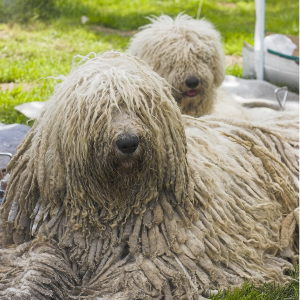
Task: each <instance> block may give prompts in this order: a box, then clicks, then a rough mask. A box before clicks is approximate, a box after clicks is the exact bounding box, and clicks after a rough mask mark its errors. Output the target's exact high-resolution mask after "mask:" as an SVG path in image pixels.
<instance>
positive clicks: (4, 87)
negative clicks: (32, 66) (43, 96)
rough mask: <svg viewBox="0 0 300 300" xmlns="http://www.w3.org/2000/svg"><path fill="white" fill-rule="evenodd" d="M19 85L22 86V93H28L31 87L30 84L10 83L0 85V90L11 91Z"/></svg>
mask: <svg viewBox="0 0 300 300" xmlns="http://www.w3.org/2000/svg"><path fill="white" fill-rule="evenodd" d="M20 85H22V86H23V92H28V91H29V90H30V88H31V87H32V85H31V84H30V83H14V82H10V83H0V90H2V91H11V90H13V89H14V88H16V87H18V86H20Z"/></svg>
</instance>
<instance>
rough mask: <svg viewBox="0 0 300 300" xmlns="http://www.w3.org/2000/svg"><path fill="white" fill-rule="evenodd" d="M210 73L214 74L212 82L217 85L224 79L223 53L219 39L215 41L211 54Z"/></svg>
mask: <svg viewBox="0 0 300 300" xmlns="http://www.w3.org/2000/svg"><path fill="white" fill-rule="evenodd" d="M212 61H213V65H212V73H213V75H214V84H215V86H216V87H219V86H220V85H221V84H222V82H223V80H224V79H225V73H226V69H225V54H224V51H223V48H222V44H221V41H220V40H216V41H215V52H214V54H213V60H212Z"/></svg>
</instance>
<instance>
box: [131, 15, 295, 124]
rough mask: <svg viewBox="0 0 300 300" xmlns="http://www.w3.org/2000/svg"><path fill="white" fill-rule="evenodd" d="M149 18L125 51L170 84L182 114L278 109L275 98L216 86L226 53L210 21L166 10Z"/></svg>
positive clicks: (263, 113) (267, 113)
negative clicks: (239, 95)
mask: <svg viewBox="0 0 300 300" xmlns="http://www.w3.org/2000/svg"><path fill="white" fill-rule="evenodd" d="M150 20H151V22H152V23H150V24H148V25H145V26H143V27H141V29H142V30H141V31H140V32H139V33H137V34H136V35H135V36H134V37H133V38H132V39H131V41H130V44H129V46H128V49H127V52H128V53H129V54H131V55H134V56H137V57H139V58H141V59H142V60H144V61H145V62H147V63H148V64H149V65H150V66H151V67H152V68H153V70H154V71H155V72H157V73H158V74H159V75H160V76H162V77H163V78H165V79H166V80H167V81H168V83H169V84H170V85H171V86H173V87H174V89H173V90H172V94H173V97H174V98H175V100H176V102H177V103H178V105H179V107H180V110H181V112H182V113H183V114H187V115H191V116H194V117H199V116H203V115H207V114H211V113H214V114H215V115H219V116H223V117H230V118H239V119H248V120H252V121H254V120H255V121H262V120H266V119H268V118H269V117H272V116H276V115H280V114H281V113H278V112H277V111H276V110H275V111H274V107H275V108H277V109H278V110H279V106H277V105H276V103H272V102H271V101H266V100H255V101H249V100H248V101H245V103H239V101H237V100H236V99H234V97H233V96H232V95H230V94H229V93H228V92H227V91H226V90H225V89H224V88H219V87H220V85H221V83H222V82H223V80H224V78H225V55H224V52H223V49H222V43H221V37H220V34H219V32H218V31H217V30H216V29H215V28H214V26H213V25H212V24H211V23H210V22H208V21H205V20H203V19H202V20H194V19H192V18H191V17H189V16H187V15H183V14H179V15H178V16H177V17H176V18H175V19H174V20H173V19H172V18H171V17H169V16H166V15H162V16H160V17H154V18H150ZM244 106H245V107H244ZM286 106H289V105H286ZM247 107H251V108H252V107H253V109H249V108H247ZM257 107H259V108H257ZM261 107H262V108H261ZM292 109H293V110H294V109H295V105H292V107H291V110H292ZM296 112H298V106H297V107H296Z"/></svg>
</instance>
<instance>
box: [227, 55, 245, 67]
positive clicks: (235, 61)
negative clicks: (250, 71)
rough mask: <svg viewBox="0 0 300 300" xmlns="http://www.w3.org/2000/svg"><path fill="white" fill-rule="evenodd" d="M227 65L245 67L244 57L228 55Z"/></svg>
mask: <svg viewBox="0 0 300 300" xmlns="http://www.w3.org/2000/svg"><path fill="white" fill-rule="evenodd" d="M225 65H226V66H234V65H243V57H242V56H237V55H226V56H225Z"/></svg>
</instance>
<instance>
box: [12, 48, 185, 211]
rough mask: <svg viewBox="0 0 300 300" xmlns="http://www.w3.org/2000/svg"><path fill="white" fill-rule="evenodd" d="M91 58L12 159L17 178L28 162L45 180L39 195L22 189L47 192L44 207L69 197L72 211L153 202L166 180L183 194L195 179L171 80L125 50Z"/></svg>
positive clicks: (115, 208) (77, 70) (60, 90)
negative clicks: (190, 179)
mask: <svg viewBox="0 0 300 300" xmlns="http://www.w3.org/2000/svg"><path fill="white" fill-rule="evenodd" d="M84 60H86V62H84V63H83V64H81V65H80V66H78V67H76V68H74V69H73V70H72V71H71V73H70V74H69V75H68V76H67V77H66V79H65V80H64V81H63V82H62V83H61V84H60V86H59V87H58V88H57V89H56V92H55V93H54V95H53V96H52V98H51V99H50V100H49V101H48V102H47V104H46V106H45V108H44V111H43V112H42V114H41V116H40V118H39V119H38V120H37V121H36V123H35V125H34V127H33V128H32V130H31V132H30V133H29V135H28V137H27V142H26V144H23V145H21V148H22V147H23V148H22V149H23V150H22V151H21V152H19V154H17V157H16V158H15V159H13V162H12V163H11V165H10V170H11V171H12V174H13V178H14V176H19V175H20V174H17V173H16V174H14V170H16V169H18V168H19V167H20V166H18V163H23V169H22V170H23V172H25V173H26V174H27V175H26V176H28V174H30V176H31V178H33V179H32V182H33V183H34V182H37V184H35V186H34V188H36V189H38V190H36V191H34V188H31V189H29V193H31V194H32V195H31V197H30V196H28V195H27V194H26V193H24V195H23V194H22V195H23V196H24V197H25V198H26V197H27V196H28V197H27V198H26V199H27V200H26V201H29V199H30V201H32V198H33V197H35V198H36V199H35V200H34V201H35V202H36V201H38V198H37V197H39V198H40V199H42V201H43V202H45V203H44V205H45V206H44V207H46V206H47V205H49V203H50V204H51V205H52V204H53V206H55V205H57V203H59V202H61V201H64V203H65V205H66V206H67V207H68V205H69V206H70V208H71V207H72V208H71V209H72V212H74V211H76V209H78V207H81V209H82V210H86V209H87V206H88V207H89V208H88V210H90V209H92V207H94V206H95V205H97V206H99V207H102V208H103V207H105V209H107V211H109V214H110V217H113V215H114V214H115V215H116V214H117V213H118V212H117V211H118V210H119V209H120V207H123V208H124V207H126V206H127V207H129V206H130V205H136V206H139V205H140V204H141V203H144V204H143V205H145V203H147V201H150V200H151V199H153V197H155V195H156V194H157V193H158V192H159V190H161V189H162V188H166V189H168V190H173V191H175V190H176V193H177V194H176V195H177V196H178V197H180V193H184V190H185V186H186V182H187V181H188V178H187V162H186V138H185V132H184V127H183V123H182V119H181V114H180V110H179V109H178V106H177V105H176V102H175V101H174V99H173V98H172V95H171V91H170V90H171V88H170V86H169V85H168V84H167V82H166V81H165V80H164V79H162V78H161V77H160V76H159V75H158V74H157V73H155V72H154V71H153V70H151V69H150V68H149V67H148V66H147V65H146V64H145V63H144V62H142V61H140V60H139V59H138V58H134V57H131V56H128V55H125V54H122V53H118V52H108V53H105V54H103V55H101V56H98V57H95V58H92V59H87V58H84ZM24 152H25V153H26V155H25V156H24V155H23V154H24ZM18 155H19V156H20V157H21V156H22V157H23V158H24V157H27V158H29V159H28V160H18ZM21 176H22V175H21ZM26 176H25V175H24V176H23V177H22V178H23V179H24V182H23V183H22V182H20V181H19V184H20V186H21V187H22V186H23V185H26V184H25V183H26V178H27V177H26ZM24 188H26V190H27V192H28V186H27V187H25V186H24ZM21 190H22V188H21ZM10 191H11V193H12V194H13V193H14V192H16V191H14V192H13V188H12V189H10ZM9 193H10V192H8V194H9ZM12 194H11V195H10V194H9V195H8V196H7V198H9V197H10V196H12V197H13V198H14V196H13V195H12ZM23 196H22V197H23ZM13 198H12V199H13ZM25 198H24V199H25ZM24 199H23V200H24ZM23 200H22V201H23ZM20 201H21V200H20ZM68 203H69V204H68ZM34 205H35V203H33V204H32V205H31V206H33V207H34ZM93 209H94V210H96V208H93Z"/></svg>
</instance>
